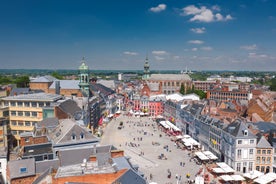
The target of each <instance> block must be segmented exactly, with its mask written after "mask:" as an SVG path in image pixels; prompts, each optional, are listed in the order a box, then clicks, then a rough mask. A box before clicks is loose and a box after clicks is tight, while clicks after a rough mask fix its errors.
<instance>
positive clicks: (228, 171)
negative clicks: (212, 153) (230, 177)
mask: <svg viewBox="0 0 276 184" xmlns="http://www.w3.org/2000/svg"><path fill="white" fill-rule="evenodd" d="M217 165H218V166H219V167H220V168H222V169H223V170H224V171H225V172H226V173H232V172H235V170H234V169H232V168H231V167H230V166H229V165H227V164H226V163H224V162H218V163H217Z"/></svg>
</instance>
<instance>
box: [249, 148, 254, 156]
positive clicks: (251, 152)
mask: <svg viewBox="0 0 276 184" xmlns="http://www.w3.org/2000/svg"><path fill="white" fill-rule="evenodd" d="M253 153H254V150H253V149H249V158H253Z"/></svg>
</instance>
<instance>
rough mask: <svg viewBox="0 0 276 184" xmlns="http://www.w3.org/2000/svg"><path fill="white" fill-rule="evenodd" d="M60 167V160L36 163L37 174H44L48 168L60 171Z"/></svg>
mask: <svg viewBox="0 0 276 184" xmlns="http://www.w3.org/2000/svg"><path fill="white" fill-rule="evenodd" d="M58 167H59V159H54V160H43V161H36V162H35V172H36V173H37V174H38V173H43V172H44V171H45V170H46V169H48V168H53V169H58Z"/></svg>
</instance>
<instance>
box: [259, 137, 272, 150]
mask: <svg viewBox="0 0 276 184" xmlns="http://www.w3.org/2000/svg"><path fill="white" fill-rule="evenodd" d="M257 148H272V146H271V145H270V144H269V142H268V141H267V140H266V138H265V137H264V136H261V138H260V139H259V140H258V143H257Z"/></svg>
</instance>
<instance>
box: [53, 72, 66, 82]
mask: <svg viewBox="0 0 276 184" xmlns="http://www.w3.org/2000/svg"><path fill="white" fill-rule="evenodd" d="M51 76H53V77H55V78H56V79H59V80H62V79H63V76H62V75H61V74H59V73H58V72H57V71H55V72H53V73H52V74H51Z"/></svg>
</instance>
